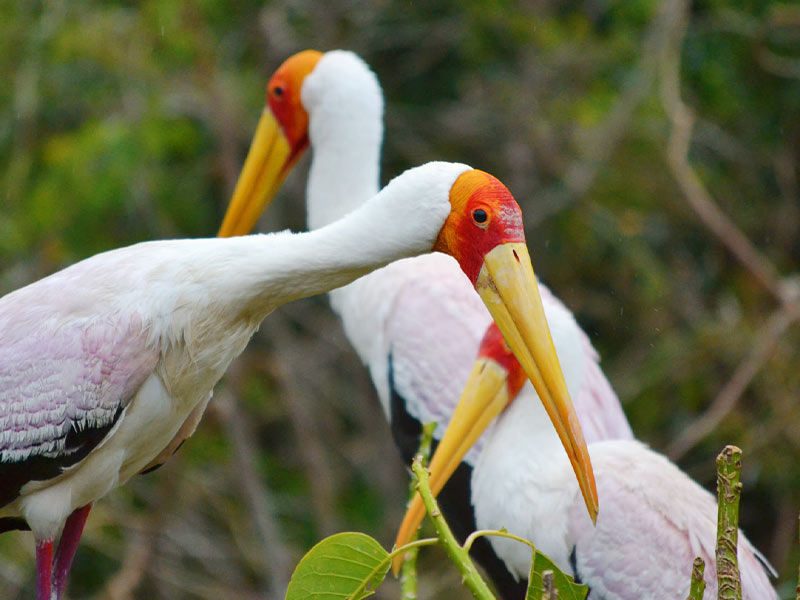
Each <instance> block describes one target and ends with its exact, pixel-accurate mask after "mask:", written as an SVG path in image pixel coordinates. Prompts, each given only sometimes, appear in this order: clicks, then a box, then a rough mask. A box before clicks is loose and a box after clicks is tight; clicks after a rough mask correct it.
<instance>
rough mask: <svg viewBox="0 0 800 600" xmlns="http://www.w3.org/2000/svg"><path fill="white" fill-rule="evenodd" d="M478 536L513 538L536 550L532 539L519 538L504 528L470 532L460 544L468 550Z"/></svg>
mask: <svg viewBox="0 0 800 600" xmlns="http://www.w3.org/2000/svg"><path fill="white" fill-rule="evenodd" d="M479 537H503V538H508V539H510V540H514V541H515V542H519V543H520V544H525V545H526V546H528V547H529V548H530V549H531V550H533V551H534V552H536V546H535V545H534V544H533V542H532V541H530V540H526V539H525V538H521V537H519V536H518V535H514V534H513V533H508V532H507V531H506V530H505V529H479V530H478V531H473V532H472V533H470V534H469V536H467V539H466V540H464V543H463V544H462V546H461V547H462V548H464V550H466V551H467V552H469V551H470V549H471V548H472V544H474V543H475V540H477V539H478V538H479Z"/></svg>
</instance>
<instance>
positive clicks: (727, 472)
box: [716, 446, 742, 600]
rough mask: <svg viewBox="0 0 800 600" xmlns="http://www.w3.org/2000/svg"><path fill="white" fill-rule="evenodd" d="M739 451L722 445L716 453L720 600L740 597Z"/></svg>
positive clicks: (733, 447) (718, 586) (733, 599)
mask: <svg viewBox="0 0 800 600" xmlns="http://www.w3.org/2000/svg"><path fill="white" fill-rule="evenodd" d="M741 472H742V451H741V450H740V449H739V448H737V447H736V446H725V448H723V450H722V452H720V454H719V456H717V502H718V503H719V506H718V509H717V511H718V512H717V553H716V554H717V590H718V591H717V594H718V598H719V600H741V599H742V582H741V578H740V576H739V561H738V558H737V556H736V546H737V543H738V538H739V498H740V496H741V493H742V484H741V482H740V481H739V477H740V476H741Z"/></svg>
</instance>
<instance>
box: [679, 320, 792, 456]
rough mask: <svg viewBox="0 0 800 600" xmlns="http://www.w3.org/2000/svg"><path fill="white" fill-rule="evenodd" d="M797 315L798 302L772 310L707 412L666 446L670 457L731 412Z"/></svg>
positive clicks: (687, 446) (682, 452) (692, 442)
mask: <svg viewBox="0 0 800 600" xmlns="http://www.w3.org/2000/svg"><path fill="white" fill-rule="evenodd" d="M798 319H800V306H798V305H796V304H793V305H786V306H783V307H782V308H779V309H778V310H777V311H775V313H773V315H772V316H771V317H770V318H769V320H768V321H767V323H766V324H765V325H764V327H763V328H762V329H761V331H760V333H759V334H758V336H757V337H756V339H755V340H754V341H753V344H752V346H751V347H750V352H749V353H748V354H747V356H745V357H744V359H742V362H741V363H739V366H738V367H737V368H736V371H735V372H734V374H733V376H732V377H731V378H730V380H729V381H728V383H726V384H725V386H724V387H723V388H722V390H720V392H719V394H717V397H716V398H714V401H713V402H712V403H711V405H710V406H709V407H708V409H706V411H705V413H703V415H702V416H701V417H699V418H698V419H696V420H695V421H694V422H693V423H692V424H691V425H689V426H688V427H686V429H684V430H683V432H682V433H681V434H680V435H679V436H678V437H677V438H676V439H675V441H673V442H672V444H670V446H669V447H668V448H667V454H668V455H669V456H670V458H672V459H673V460H677V459H679V458H681V457H682V456H684V455H685V454H686V453H687V452H688V451H689V450H691V449H692V448H694V447H695V446H696V445H697V444H698V443H699V442H700V441H701V440H702V439H703V438H704V437H705V436H707V435H708V434H709V433H711V432H712V431H713V430H714V429H715V428H716V427H717V425H719V424H720V422H721V421H722V420H723V419H724V418H725V417H727V416H728V415H729V414H730V412H731V411H732V410H733V409H734V408H735V407H736V404H737V403H738V402H739V399H740V398H741V397H742V395H743V394H744V392H745V390H746V389H747V387H748V386H749V385H750V382H751V381H753V378H755V376H756V375H757V374H758V372H759V371H760V370H761V368H762V367H763V366H764V364H766V362H767V361H768V360H769V358H770V357H771V356H772V353H773V351H774V350H775V347H776V345H777V344H778V342H779V341H780V339H781V337H782V336H783V334H784V333H785V332H786V330H787V329H788V328H789V326H790V325H791V324H792V323H794V322H795V321H797V320H798Z"/></svg>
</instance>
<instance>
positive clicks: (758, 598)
mask: <svg viewBox="0 0 800 600" xmlns="http://www.w3.org/2000/svg"><path fill="white" fill-rule="evenodd" d="M554 339H555V343H556V349H557V352H558V354H559V356H561V357H562V358H563V357H565V356H570V355H571V354H572V353H575V352H576V351H577V349H576V348H574V347H570V344H569V343H564V342H565V341H566V342H568V340H565V338H563V337H562V338H559V337H558V336H556V335H555V332H554ZM562 364H563V365H564V375H565V377H566V380H567V384H568V385H569V384H570V382H574V381H576V379H575V377H574V373H571V372H570V368H571V367H572V366H573V365H574V363H572V362H571V361H569V360H563V361H562ZM520 390H521V393H520ZM570 392H571V393H572V394H573V395H577V394H578V393H579V390H576V389H570ZM518 394H519V395H518ZM537 404H538V403H537V401H536V392H535V391H534V390H533V389H531V388H530V387H528V386H524V380H523V377H522V373H521V371H520V370H519V364H518V363H517V361H515V360H514V356H513V354H512V353H511V352H510V351H509V349H508V346H507V345H506V344H505V342H504V341H503V336H502V334H501V333H500V332H499V331H498V330H497V328H496V327H495V326H494V325H490V327H489V328H488V329H487V332H486V335H485V337H484V339H483V341H482V342H481V346H480V349H479V353H478V360H477V361H476V363H475V365H474V367H473V369H472V372H471V374H470V378H469V380H468V382H467V384H466V386H465V388H464V394H463V395H462V397H461V400H460V401H459V404H458V407H457V408H456V410H455V412H454V414H453V418H452V420H451V421H450V425H449V428H448V430H447V432H446V433H445V435H444V437H443V438H442V440H441V442H440V443H439V446H438V448H437V449H436V452H435V453H434V456H433V458H432V459H431V464H430V471H431V476H430V485H431V490H432V491H433V493H434V494H435V493H437V492H438V491H439V490H440V489H441V488H442V486H443V485H444V484H445V482H446V481H447V478H448V476H449V474H450V473H452V472H453V471H454V470H455V468H456V465H458V463H459V462H460V461H461V460H462V458H463V457H464V456H465V455H466V453H467V451H468V449H469V446H470V445H471V444H472V443H473V442H474V441H475V440H477V439H478V438H479V437H480V436H481V434H482V433H483V431H484V429H485V428H486V427H488V426H489V424H490V423H492V422H493V421H494V420H495V419H496V422H495V423H494V425H493V426H492V428H491V430H490V431H489V433H488V435H487V439H486V440H485V443H484V446H483V451H482V452H481V454H480V458H479V459H478V462H477V464H476V466H475V469H474V472H473V474H472V498H471V499H470V498H468V497H464V498H463V499H462V500H463V501H464V502H470V501H471V503H472V505H473V506H474V510H475V515H476V522H477V526H478V528H480V529H501V528H505V529H507V530H508V531H509V532H511V533H513V534H516V535H518V536H521V537H523V538H526V539H530V540H534V541H535V543H536V547H537V549H538V550H540V551H542V552H544V553H545V554H547V555H548V556H550V558H552V559H553V560H554V561H555V562H556V564H557V565H558V566H559V567H560V568H561V569H562V570H563V571H564V572H566V573H569V574H571V575H572V576H573V577H574V578H575V579H576V580H577V581H579V582H582V583H584V584H586V585H588V586H589V589H590V594H589V599H590V600H591V599H592V598H594V599H600V598H602V599H604V600H639V599H640V598H647V599H648V600H674V599H675V598H685V597H686V596H687V594H688V591H689V582H690V577H689V575H690V573H691V568H692V560H693V559H694V557H696V556H700V557H701V558H702V559H703V560H704V561H705V564H706V569H705V576H704V577H705V582H706V595H707V597H711V598H716V597H717V582H716V568H715V561H714V556H715V553H714V548H715V543H716V517H717V506H716V502H715V500H714V498H713V497H712V495H711V494H709V493H708V492H707V491H706V490H704V489H703V488H702V487H700V486H699V485H698V484H697V483H695V482H694V481H693V480H692V479H691V478H690V477H688V476H687V475H686V474H685V473H683V472H682V471H681V470H680V469H679V468H678V467H677V466H675V465H674V464H672V463H671V462H670V461H669V460H668V459H667V458H666V457H664V456H662V455H661V454H658V453H657V452H654V451H653V450H650V449H649V448H647V447H646V446H645V445H644V444H642V443H640V442H638V441H635V440H601V441H596V442H593V443H590V444H589V453H590V455H591V458H592V464H593V466H594V470H595V474H596V476H597V487H598V493H599V497H600V500H601V502H602V506H603V510H602V511H601V512H600V514H599V515H598V518H597V524H596V527H595V526H594V524H592V523H591V521H589V520H588V519H587V518H586V516H585V515H584V514H583V513H582V511H581V510H580V509H581V506H580V496H579V494H578V490H577V489H576V488H575V486H574V485H573V482H572V481H571V479H570V478H569V477H566V476H565V474H568V471H567V469H568V466H569V462H568V461H567V457H566V455H564V453H563V451H562V450H561V448H560V446H559V444H558V438H557V437H556V436H554V435H553V432H552V430H551V427H550V426H549V424H548V423H547V422H546V421H545V420H544V419H543V417H544V414H543V413H542V411H541V410H540V409H539V407H538V406H537ZM424 513H425V509H424V506H423V505H422V501H421V499H420V498H419V496H418V495H417V496H416V497H415V498H414V500H413V501H412V503H411V504H410V506H409V508H408V512H407V513H406V517H405V519H404V520H403V524H402V525H401V528H400V532H399V533H398V537H397V542H396V543H397V544H403V543H405V542H406V541H408V538H409V535H410V533H411V532H413V531H416V529H417V527H418V526H419V523H420V521H421V520H422V517H423V516H424ZM491 544H492V547H493V548H494V550H495V552H496V553H497V556H498V557H499V558H500V559H501V560H502V561H503V563H504V564H505V565H506V567H507V569H508V571H509V572H510V573H511V574H512V575H513V576H514V577H515V578H516V579H518V580H519V581H525V580H526V579H527V576H528V573H529V569H530V560H531V553H530V549H529V548H528V547H527V546H523V545H521V544H518V543H516V542H511V541H509V540H507V539H500V538H492V540H491ZM738 558H739V567H740V570H741V576H742V591H743V598H745V599H749V600H768V599H773V598H777V594H776V593H775V590H774V589H773V588H772V586H771V585H770V582H769V577H768V568H769V567H768V565H767V563H766V561H765V560H764V559H763V557H762V556H761V555H760V554H759V553H758V551H757V550H756V549H755V548H754V547H753V546H752V545H751V544H750V542H749V541H748V540H747V539H746V538H745V537H744V534H742V533H741V532H740V533H739V546H738ZM400 560H402V558H401V559H400ZM396 566H397V565H396Z"/></svg>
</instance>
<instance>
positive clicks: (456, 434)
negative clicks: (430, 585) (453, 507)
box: [392, 358, 509, 574]
mask: <svg viewBox="0 0 800 600" xmlns="http://www.w3.org/2000/svg"><path fill="white" fill-rule="evenodd" d="M506 375H507V371H506V370H505V369H504V368H503V367H502V366H501V365H499V364H497V363H496V362H494V361H493V360H491V359H486V358H479V359H478V360H477V361H476V363H475V366H474V367H473V368H472V372H471V373H470V376H469V379H468V380H467V384H466V385H465V386H464V392H463V393H462V395H461V399H460V400H459V402H458V406H456V408H455V411H453V416H452V417H451V419H450V425H449V426H448V427H447V431H446V432H445V434H444V437H443V438H442V439H441V441H440V442H439V445H438V446H437V448H436V452H435V453H434V455H433V458H432V459H431V462H430V465H429V466H428V469H429V471H430V479H429V483H430V486H431V493H432V494H433V495H434V496H437V495H438V494H439V492H441V491H442V488H443V487H444V484H445V483H447V481H448V480H449V479H450V477H451V476H452V475H453V473H454V472H455V470H456V469H457V468H458V465H459V464H460V463H461V460H462V459H463V458H464V456H465V455H466V454H467V452H469V449H470V448H471V447H472V446H473V445H474V444H475V442H477V441H478V438H480V437H481V434H482V433H483V432H484V430H485V429H486V428H487V427H488V426H489V424H490V423H491V422H492V421H493V420H494V418H495V417H496V416H497V415H499V414H500V413H501V412H503V409H504V408H505V407H506V406H507V405H508V403H509V391H508V385H507V379H506ZM424 517H425V505H424V504H423V503H422V498H421V497H420V495H419V494H415V495H414V498H413V499H412V501H411V503H410V504H409V505H408V509H407V510H406V514H405V517H404V518H403V523H402V524H401V525H400V529H399V530H398V533H397V538H396V539H395V547H398V548H399V547H400V546H402V545H403V544H407V543H408V542H409V541H410V540H411V537H412V536H413V535H414V532H415V531H416V530H417V529H418V528H419V526H420V523H422V519H423V518H424ZM402 563H403V557H402V556H401V555H398V556H396V557H395V558H394V560H393V561H392V570H393V571H394V573H395V574H397V572H398V571H399V570H400V567H401V565H402Z"/></svg>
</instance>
